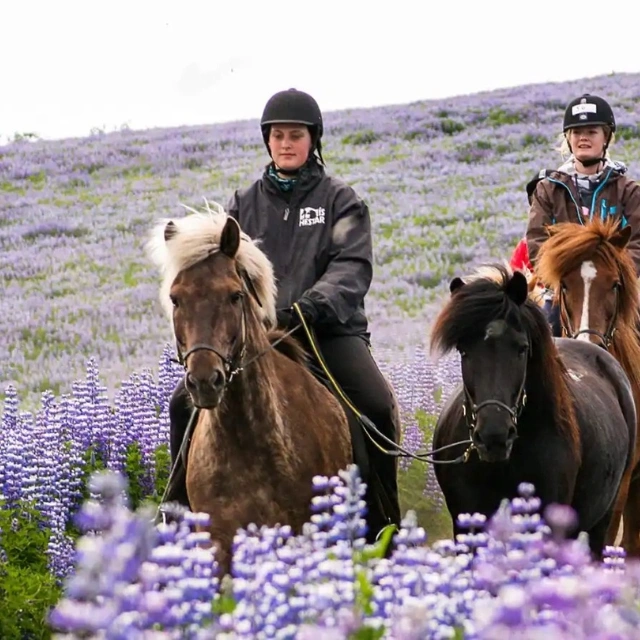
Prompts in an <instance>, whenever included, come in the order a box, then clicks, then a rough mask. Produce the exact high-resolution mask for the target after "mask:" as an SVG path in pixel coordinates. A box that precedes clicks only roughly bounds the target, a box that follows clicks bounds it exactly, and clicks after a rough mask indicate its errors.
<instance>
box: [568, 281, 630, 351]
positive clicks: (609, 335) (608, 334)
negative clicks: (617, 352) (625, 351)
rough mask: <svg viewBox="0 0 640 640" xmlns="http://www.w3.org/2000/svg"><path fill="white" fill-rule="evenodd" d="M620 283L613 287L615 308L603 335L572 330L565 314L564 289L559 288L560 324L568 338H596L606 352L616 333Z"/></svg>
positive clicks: (596, 332) (593, 331)
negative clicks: (585, 336)
mask: <svg viewBox="0 0 640 640" xmlns="http://www.w3.org/2000/svg"><path fill="white" fill-rule="evenodd" d="M620 287H621V285H620V283H619V282H618V283H617V284H616V286H615V294H616V299H615V306H614V308H613V315H612V316H611V320H610V321H609V325H608V326H607V329H606V331H605V332H604V333H601V332H600V331H597V330H596V329H589V328H587V329H579V330H578V331H574V330H573V326H572V325H571V319H570V318H569V313H568V312H567V301H566V299H565V293H564V289H563V288H562V287H560V293H559V295H558V298H559V303H560V322H561V324H562V330H563V331H564V333H565V334H566V335H567V336H568V337H569V338H577V337H578V336H579V335H582V334H588V335H593V336H597V337H598V338H600V340H601V341H602V345H603V346H604V348H605V349H606V350H607V351H608V350H609V348H610V347H611V344H612V342H613V338H614V336H615V333H616V321H617V320H618V312H619V310H620Z"/></svg>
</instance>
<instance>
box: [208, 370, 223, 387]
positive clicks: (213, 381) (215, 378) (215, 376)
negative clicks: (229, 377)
mask: <svg viewBox="0 0 640 640" xmlns="http://www.w3.org/2000/svg"><path fill="white" fill-rule="evenodd" d="M209 384H210V385H211V386H212V387H213V388H214V389H219V388H220V387H222V386H223V385H224V373H222V371H220V369H216V370H215V371H214V372H213V373H212V374H211V377H210V378H209Z"/></svg>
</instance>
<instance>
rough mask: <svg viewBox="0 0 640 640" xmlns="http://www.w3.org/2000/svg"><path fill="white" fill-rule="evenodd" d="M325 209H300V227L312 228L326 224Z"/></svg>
mask: <svg viewBox="0 0 640 640" xmlns="http://www.w3.org/2000/svg"><path fill="white" fill-rule="evenodd" d="M324 214H325V209H324V207H318V208H317V209H314V208H313V207H302V208H301V209H300V225H299V226H301V227H310V226H312V225H314V224H324Z"/></svg>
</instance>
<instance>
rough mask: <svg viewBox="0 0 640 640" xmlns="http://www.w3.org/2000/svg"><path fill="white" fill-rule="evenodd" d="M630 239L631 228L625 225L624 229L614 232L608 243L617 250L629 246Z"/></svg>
mask: <svg viewBox="0 0 640 640" xmlns="http://www.w3.org/2000/svg"><path fill="white" fill-rule="evenodd" d="M630 239H631V227H630V226H629V225H627V226H626V227H624V229H620V230H618V231H616V232H615V233H614V234H613V235H612V236H611V240H610V242H611V244H612V245H613V246H614V247H616V248H617V249H624V248H625V247H626V246H627V245H628V244H629V240H630Z"/></svg>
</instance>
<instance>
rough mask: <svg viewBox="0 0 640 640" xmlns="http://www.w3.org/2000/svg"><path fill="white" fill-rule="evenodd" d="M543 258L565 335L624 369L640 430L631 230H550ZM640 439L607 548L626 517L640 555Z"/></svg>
mask: <svg viewBox="0 0 640 640" xmlns="http://www.w3.org/2000/svg"><path fill="white" fill-rule="evenodd" d="M548 232H549V236H550V237H549V239H548V240H547V241H545V242H544V243H543V245H542V247H541V249H540V252H539V254H538V259H537V263H536V267H535V269H536V275H537V277H538V278H540V280H541V281H542V282H544V283H546V284H547V285H548V286H550V287H551V288H552V289H553V290H554V292H555V298H554V304H557V305H559V306H560V320H561V325H562V330H563V335H565V336H567V337H570V338H576V339H577V340H586V341H591V342H594V343H595V344H598V345H600V346H602V347H604V348H605V349H607V350H608V351H609V352H610V353H611V354H612V355H613V356H614V357H615V358H616V359H617V360H618V361H619V362H620V364H621V365H622V368H623V369H624V371H625V373H626V374H627V377H628V378H629V381H630V382H631V386H632V388H633V393H634V399H635V403H636V407H637V410H638V421H639V425H638V426H639V427H640V336H639V334H638V331H637V326H638V323H639V322H640V313H639V305H640V290H639V287H638V279H637V277H636V271H635V267H634V263H633V260H632V259H631V256H630V254H629V253H628V251H627V250H626V247H627V244H628V243H629V239H630V237H631V227H629V226H627V227H624V228H620V226H619V223H618V222H617V221H616V220H611V219H608V220H605V221H602V220H600V219H599V218H594V219H593V220H592V221H590V222H587V223H586V224H585V225H580V224H576V223H562V224H558V225H555V226H553V227H549V228H548ZM638 470H640V438H638V437H636V448H635V453H634V458H633V463H632V465H631V466H630V468H629V469H628V470H627V472H626V474H625V476H624V478H623V481H622V484H621V486H620V492H619V494H618V499H617V502H616V508H615V512H614V516H613V518H612V521H611V527H610V529H609V532H608V535H607V543H608V544H614V542H615V539H616V535H617V533H618V529H619V526H620V518H621V517H622V515H624V517H623V536H622V544H623V546H624V548H625V550H626V551H627V553H628V554H629V555H632V556H640V474H638Z"/></svg>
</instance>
